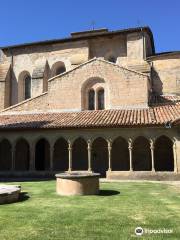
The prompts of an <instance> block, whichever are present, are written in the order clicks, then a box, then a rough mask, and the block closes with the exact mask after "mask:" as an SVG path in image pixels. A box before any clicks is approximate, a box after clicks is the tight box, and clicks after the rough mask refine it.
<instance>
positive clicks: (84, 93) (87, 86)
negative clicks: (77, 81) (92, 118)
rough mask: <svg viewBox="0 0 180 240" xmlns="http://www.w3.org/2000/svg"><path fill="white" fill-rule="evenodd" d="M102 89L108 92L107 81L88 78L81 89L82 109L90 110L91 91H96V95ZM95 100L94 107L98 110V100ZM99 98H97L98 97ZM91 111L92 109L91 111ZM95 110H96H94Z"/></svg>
mask: <svg viewBox="0 0 180 240" xmlns="http://www.w3.org/2000/svg"><path fill="white" fill-rule="evenodd" d="M100 89H104V92H105V93H106V92H107V89H106V84H105V80H104V79H103V78H100V77H98V76H97V77H92V78H88V79H87V80H86V81H85V82H84V83H83V84H82V87H81V106H82V109H89V91H90V90H91V91H92V90H94V93H95V92H97V91H98V90H100ZM94 95H96V94H94ZM104 95H105V94H104ZM93 98H94V107H96V108H98V99H95V96H94V97H93ZM96 98H97V96H96ZM89 110H90V109H89ZM92 110H94V109H92Z"/></svg>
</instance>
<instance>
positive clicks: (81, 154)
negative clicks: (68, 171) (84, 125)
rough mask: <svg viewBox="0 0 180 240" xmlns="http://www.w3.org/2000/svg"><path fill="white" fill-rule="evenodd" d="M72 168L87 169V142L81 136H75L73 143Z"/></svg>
mask: <svg viewBox="0 0 180 240" xmlns="http://www.w3.org/2000/svg"><path fill="white" fill-rule="evenodd" d="M72 169H73V170H88V151H87V142H86V141H85V140H84V139H83V138H81V137H79V138H77V139H76V140H75V141H74V143H73V148H72Z"/></svg>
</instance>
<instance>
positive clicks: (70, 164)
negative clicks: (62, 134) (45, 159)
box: [68, 141, 72, 172]
mask: <svg viewBox="0 0 180 240" xmlns="http://www.w3.org/2000/svg"><path fill="white" fill-rule="evenodd" d="M68 151H69V168H68V172H71V171H72V144H71V142H70V141H68Z"/></svg>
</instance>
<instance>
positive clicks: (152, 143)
mask: <svg viewBox="0 0 180 240" xmlns="http://www.w3.org/2000/svg"><path fill="white" fill-rule="evenodd" d="M150 149H151V165H152V169H151V171H152V172H155V168H154V141H153V140H152V139H150Z"/></svg>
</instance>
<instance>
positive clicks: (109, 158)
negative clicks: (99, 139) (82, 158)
mask: <svg viewBox="0 0 180 240" xmlns="http://www.w3.org/2000/svg"><path fill="white" fill-rule="evenodd" d="M111 150H112V141H111V140H108V162H109V167H108V171H111V170H112V168H111Z"/></svg>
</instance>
